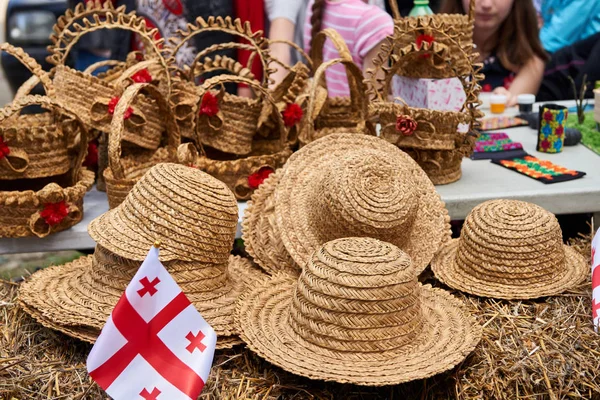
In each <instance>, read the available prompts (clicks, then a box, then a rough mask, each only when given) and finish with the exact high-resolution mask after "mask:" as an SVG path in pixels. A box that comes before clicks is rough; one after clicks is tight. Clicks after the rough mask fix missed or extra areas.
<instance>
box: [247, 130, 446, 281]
mask: <svg viewBox="0 0 600 400" xmlns="http://www.w3.org/2000/svg"><path fill="white" fill-rule="evenodd" d="M277 181H278V182H277V184H276V187H275V189H274V191H273V193H272V194H270V196H272V197H273V199H274V200H271V199H268V198H266V199H265V198H264V197H263V198H262V199H260V201H258V202H256V203H253V206H252V207H251V208H250V209H249V210H248V212H247V213H246V214H245V215H244V220H247V222H246V221H245V222H244V228H245V229H244V234H243V235H244V236H243V238H244V240H245V242H246V243H247V246H248V247H249V248H251V249H253V250H251V252H254V253H255V255H260V253H263V252H267V251H268V252H269V253H272V252H274V253H275V254H280V252H279V249H280V243H279V241H280V242H282V243H283V245H284V247H285V249H286V250H287V252H288V253H289V254H290V256H291V257H292V258H293V260H294V261H295V263H296V264H297V266H299V267H303V266H304V265H306V263H307V262H308V259H309V257H310V255H311V254H312V253H313V252H314V251H315V250H316V249H317V248H318V247H319V246H321V245H322V244H323V243H325V242H327V241H329V240H333V239H337V238H342V237H348V236H365V237H375V238H377V239H380V240H385V241H387V242H390V243H393V244H394V245H396V246H398V247H400V248H401V249H402V250H403V251H405V252H407V253H408V254H409V255H410V256H411V258H412V259H413V262H414V264H415V266H416V269H417V270H418V272H421V271H423V270H424V269H425V267H427V265H428V264H429V261H430V260H431V258H432V257H433V255H434V254H435V252H436V251H437V249H439V248H440V246H441V245H442V244H443V243H444V242H446V241H447V240H449V238H450V225H449V222H450V219H449V216H448V212H447V210H446V208H445V206H444V203H443V201H442V200H441V199H440V196H439V195H438V194H437V193H436V191H435V188H434V187H433V185H432V184H431V181H429V179H428V178H427V176H426V175H425V173H424V172H423V170H421V168H419V166H418V165H417V164H416V163H415V162H414V161H413V160H412V159H411V158H410V157H409V156H407V155H406V154H405V153H404V152H402V151H400V150H398V148H397V147H395V146H393V145H391V144H389V143H387V142H385V141H384V140H381V139H379V138H376V137H372V136H368V135H355V134H341V133H338V134H331V135H328V136H326V137H324V138H321V139H319V140H317V141H315V142H312V143H310V144H309V145H307V146H305V147H303V148H302V149H300V151H298V152H296V153H294V154H293V155H292V156H291V157H290V159H289V160H288V162H287V163H286V165H285V166H284V168H283V169H282V170H281V171H280V173H278V174H277ZM261 195H263V196H264V194H263V193H261ZM271 201H273V203H271ZM257 214H258V215H260V217H257V216H256V215H257ZM271 214H272V215H273V217H271ZM271 218H274V220H275V223H276V224H277V230H278V234H272V232H270V231H271V230H273V229H272V227H271V223H270V221H271ZM259 235H260V237H261V238H262V239H260V244H259V243H255V242H254V239H257V238H258V237H259ZM269 237H275V238H276V240H275V241H274V242H272V243H269V244H268V246H267V247H266V249H265V248H263V249H262V250H260V251H259V250H257V248H258V247H259V246H265V245H266V242H265V240H266V238H269ZM278 257H280V256H279V255H277V256H274V257H273V259H277V258H278ZM271 259H272V258H271V257H267V258H266V259H260V260H258V261H257V264H259V265H261V266H263V265H265V264H268V266H266V267H264V266H263V268H265V270H267V271H269V272H273V271H274V270H282V269H285V270H289V268H290V265H289V264H287V263H286V264H285V265H282V266H279V265H272V264H270V261H271ZM299 272H300V271H299V270H298V271H297V272H296V274H298V273H299Z"/></svg>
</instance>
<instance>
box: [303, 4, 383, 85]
mask: <svg viewBox="0 0 600 400" xmlns="http://www.w3.org/2000/svg"><path fill="white" fill-rule="evenodd" d="M312 5H313V0H311V1H310V3H309V5H308V12H307V13H306V14H307V15H306V22H305V24H304V49H305V50H306V51H307V52H308V51H310V48H309V43H310V31H311V25H310V18H311V16H312ZM326 28H333V29H335V30H336V31H338V33H339V34H340V35H341V36H342V37H343V38H344V40H345V41H346V45H347V46H348V49H349V50H350V54H352V59H353V60H354V62H355V63H356V64H357V65H358V66H359V67H360V68H361V69H362V67H363V61H364V58H365V56H366V55H367V53H368V52H369V51H370V50H371V49H373V48H374V47H375V46H376V45H377V44H378V43H379V42H381V41H382V40H383V39H384V38H385V37H386V36H389V35H391V34H392V33H393V32H394V21H393V20H392V17H391V16H390V15H389V14H387V13H386V12H385V11H384V10H382V9H380V8H379V7H377V6H374V5H369V4H366V3H364V2H363V1H362V0H339V1H331V0H326V1H325V9H324V11H323V22H322V24H321V29H326ZM338 57H339V54H338V51H337V50H336V48H335V47H334V45H333V44H332V43H331V41H330V40H327V41H326V42H325V47H324V50H323V60H324V61H328V60H331V59H334V58H338ZM326 79H327V89H328V91H329V96H330V97H336V96H346V97H347V96H350V90H349V89H348V78H347V77H346V70H345V68H344V66H343V65H342V64H336V65H334V66H332V67H329V69H328V70H327V72H326Z"/></svg>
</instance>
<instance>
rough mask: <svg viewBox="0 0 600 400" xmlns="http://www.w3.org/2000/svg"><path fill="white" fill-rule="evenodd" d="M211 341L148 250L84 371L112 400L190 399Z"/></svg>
mask: <svg viewBox="0 0 600 400" xmlns="http://www.w3.org/2000/svg"><path fill="white" fill-rule="evenodd" d="M216 342H217V335H216V334H215V331H214V330H213V329H212V327H211V326H210V325H209V324H208V323H207V322H206V321H205V320H204V319H203V318H202V316H201V315H200V313H199V312H198V311H197V310H196V309H195V308H194V306H193V305H192V304H191V303H190V301H189V300H188V299H187V297H186V296H185V294H183V292H182V291H181V289H180V288H179V286H178V285H177V283H176V282H175V280H174V279H173V278H172V277H171V275H169V273H168V272H167V270H166V269H165V267H164V266H163V265H162V264H161V263H160V261H159V260H158V248H157V247H152V249H150V252H149V253H148V256H146V259H145V260H144V262H143V263H142V266H141V267H140V268H139V270H138V271H137V273H136V274H135V276H134V277H133V280H132V281H131V282H130V283H129V285H128V286H127V289H125V293H124V294H123V296H121V299H120V300H119V302H118V303H117V305H116V306H115V308H114V309H113V311H112V314H111V315H110V317H109V318H108V321H106V325H105V326H104V328H103V329H102V332H101V333H100V336H99V337H98V339H97V340H96V343H95V344H94V347H93V348H92V351H91V352H90V354H89V356H88V358H87V370H88V373H89V374H90V376H91V377H92V378H93V379H94V380H95V381H96V382H97V383H98V385H99V386H100V387H101V388H102V389H104V390H105V391H106V393H108V395H109V396H110V397H112V398H113V399H115V400H121V399H127V400H130V399H145V400H167V399H168V400H179V399H182V400H183V399H186V400H188V399H193V400H196V399H197V398H198V395H199V394H200V392H201V391H202V388H203V387H204V383H205V382H206V380H207V379H208V374H209V372H210V367H211V365H212V361H213V356H214V353H215V344H216Z"/></svg>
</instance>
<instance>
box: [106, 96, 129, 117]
mask: <svg viewBox="0 0 600 400" xmlns="http://www.w3.org/2000/svg"><path fill="white" fill-rule="evenodd" d="M119 99H120V97H118V96H115V97H113V98H112V99H110V101H109V102H108V113H109V114H110V115H113V114H114V113H115V108H117V104H118V103H119ZM131 114H133V108H131V107H129V108H128V109H127V110H126V111H125V114H123V119H129V117H131Z"/></svg>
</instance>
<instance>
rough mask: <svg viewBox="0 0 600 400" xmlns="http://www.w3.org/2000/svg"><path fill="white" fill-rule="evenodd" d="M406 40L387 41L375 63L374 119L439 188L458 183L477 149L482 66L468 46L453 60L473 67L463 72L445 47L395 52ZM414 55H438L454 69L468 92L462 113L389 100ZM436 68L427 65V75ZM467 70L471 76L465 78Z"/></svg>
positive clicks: (372, 75) (370, 87) (372, 73)
mask: <svg viewBox="0 0 600 400" xmlns="http://www.w3.org/2000/svg"><path fill="white" fill-rule="evenodd" d="M400 36H401V35H400V34H399V33H398V32H396V33H395V34H394V36H392V37H388V38H387V39H386V41H385V42H384V44H383V45H382V50H381V52H380V54H378V56H377V58H376V59H375V60H374V64H375V69H374V70H371V71H369V72H368V74H369V75H370V76H369V81H370V85H368V90H369V92H370V97H371V98H372V99H373V101H372V103H371V105H370V109H369V112H370V115H371V116H372V117H374V118H376V119H378V120H379V123H380V124H381V137H382V138H384V139H385V140H387V141H389V142H390V143H393V144H395V145H397V146H398V147H400V148H401V149H402V150H404V151H406V152H408V153H409V154H410V155H411V156H412V157H413V158H414V159H415V160H416V161H417V162H418V163H419V165H420V166H421V167H422V168H423V170H425V172H426V173H427V175H428V176H429V178H430V179H431V181H432V182H433V183H434V184H436V185H441V184H447V183H451V182H454V181H456V180H458V179H460V177H461V169H460V165H461V162H462V159H463V157H468V156H469V155H470V154H471V153H472V151H473V146H474V144H475V140H476V138H477V135H478V134H477V127H478V126H479V123H478V118H480V117H481V116H482V115H483V114H482V113H481V112H480V111H479V110H478V109H477V107H478V106H479V105H480V102H479V90H480V86H479V84H478V82H479V81H480V80H481V79H483V76H482V75H481V73H480V71H481V64H477V63H476V57H477V54H474V53H473V52H472V51H471V49H469V51H468V52H467V51H466V50H463V49H462V48H457V49H454V50H453V51H454V53H455V54H454V56H453V57H454V58H457V57H459V56H460V58H461V59H463V60H465V62H466V63H467V64H468V67H465V68H463V70H462V71H461V70H459V69H457V68H455V66H454V61H452V60H453V59H452V60H451V59H450V58H449V56H448V53H447V52H446V51H442V50H441V47H442V45H440V46H432V47H428V46H423V47H421V48H419V47H417V46H414V45H412V46H407V47H405V48H403V49H401V51H400V53H398V54H394V52H395V50H396V49H397V44H396V43H397V42H398V40H399V38H400ZM443 46H445V45H443ZM456 54H459V56H457V55H456ZM413 55H417V56H421V57H422V56H424V55H428V56H431V57H430V58H436V57H438V58H441V59H442V60H443V62H444V63H445V64H446V63H447V65H448V68H449V69H450V70H452V71H453V72H452V74H451V75H452V76H453V77H457V78H458V79H459V80H460V82H461V83H462V86H463V89H464V91H465V93H466V100H465V103H464V104H463V107H462V109H461V110H460V111H458V112H453V111H438V110H429V109H423V108H415V107H409V106H408V105H407V104H406V102H404V100H403V99H399V98H398V99H395V100H399V101H400V103H398V102H392V101H389V100H388V96H389V93H390V89H391V85H392V79H393V77H394V76H395V75H396V74H397V73H398V71H399V70H400V69H401V66H402V65H403V63H404V62H405V59H406V58H407V57H408V59H412V56H413ZM390 63H391V65H390ZM434 70H435V68H434V67H431V66H430V67H429V68H428V69H427V68H426V67H425V66H424V67H423V71H424V72H430V75H428V77H433V76H434V75H435V73H434ZM382 71H383V74H384V78H383V80H379V79H378V78H377V75H378V74H379V73H380V72H382ZM465 71H468V73H466V74H465ZM445 77H448V76H447V75H446V76H445Z"/></svg>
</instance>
